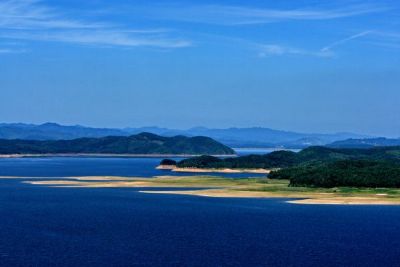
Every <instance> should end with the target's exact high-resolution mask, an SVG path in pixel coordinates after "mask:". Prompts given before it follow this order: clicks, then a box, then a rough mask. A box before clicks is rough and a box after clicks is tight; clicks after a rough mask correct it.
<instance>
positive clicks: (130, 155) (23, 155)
mask: <svg viewBox="0 0 400 267" xmlns="http://www.w3.org/2000/svg"><path fill="white" fill-rule="evenodd" d="M197 156H201V155H199V154H103V153H60V154H58V153H56V154H0V158H55V157H65V158H68V157H71V158H73V157H82V158H89V157H93V158H189V157H197ZM211 156H214V157H220V158H229V157H237V155H236V154H229V155H211Z"/></svg>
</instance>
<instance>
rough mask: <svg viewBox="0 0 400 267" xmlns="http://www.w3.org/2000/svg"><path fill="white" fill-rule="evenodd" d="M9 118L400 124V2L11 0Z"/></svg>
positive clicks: (3, 13) (5, 42) (6, 62)
mask: <svg viewBox="0 0 400 267" xmlns="http://www.w3.org/2000/svg"><path fill="white" fill-rule="evenodd" d="M0 92H1V98H0V120H1V121H2V122H29V123H42V122H46V121H54V122H59V123H63V124H84V125H89V126H105V127H126V126H149V125H158V126H164V127H174V128H189V127H193V126H208V127H220V128H223V127H231V126H238V127H247V126H263V127H271V128H277V129H285V130H296V131H302V132H339V131H352V132H358V133H367V134H375V135H386V136H400V116H399V114H400V105H399V103H400V3H399V2H398V1H391V0H383V1H358V0H346V1H344V0H343V1H342V0H332V1H321V0H320V1H316V0H296V1H294V0H292V1H265V0H264V1H244V0H236V1H233V0H230V1H228V0H215V1H208V0H206V1H204V0H203V1H127V0H116V1H106V0H92V1H89V0H88V1H82V0H80V1H76V0H42V1H40V0H0Z"/></svg>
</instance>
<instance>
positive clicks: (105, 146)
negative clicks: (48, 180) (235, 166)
mask: <svg viewBox="0 0 400 267" xmlns="http://www.w3.org/2000/svg"><path fill="white" fill-rule="evenodd" d="M0 154H2V155H10V154H146V155H154V154H157V155H166V154H168V155H171V154H173V155H233V154H235V152H234V151H233V150H232V149H231V148H229V147H227V146H225V145H223V144H221V143H219V142H217V141H215V140H213V139H211V138H209V137H201V136H198V137H185V136H174V137H163V136H158V135H155V134H152V133H141V134H138V135H132V136H108V137H101V138H79V139H73V140H48V141H40V140H19V139H14V140H5V139H2V140H0Z"/></svg>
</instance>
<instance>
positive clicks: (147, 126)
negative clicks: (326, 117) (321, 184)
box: [0, 121, 400, 138]
mask: <svg viewBox="0 0 400 267" xmlns="http://www.w3.org/2000/svg"><path fill="white" fill-rule="evenodd" d="M1 124H26V125H35V126H40V125H45V124H57V125H60V126H67V127H86V128H99V129H100V128H103V129H117V130H127V129H141V128H159V129H167V130H179V131H186V130H192V129H196V128H206V129H218V130H225V129H253V128H262V129H271V130H275V131H282V132H293V133H300V134H346V133H348V134H358V135H366V136H369V137H371V138H374V137H386V138H400V137H399V136H387V135H369V134H365V133H362V132H354V131H353V132H343V131H336V132H304V131H296V130H287V129H277V128H271V127H267V126H243V127H238V126H228V127H207V126H202V125H195V126H192V127H187V128H185V127H181V128H178V127H168V126H160V125H138V126H121V127H118V126H117V127H109V126H93V125H84V124H76V123H75V124H62V123H58V122H53V121H45V122H39V123H26V122H0V125H1Z"/></svg>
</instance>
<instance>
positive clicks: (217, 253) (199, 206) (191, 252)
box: [0, 159, 400, 266]
mask: <svg viewBox="0 0 400 267" xmlns="http://www.w3.org/2000/svg"><path fill="white" fill-rule="evenodd" d="M69 160H71V161H72V163H71V162H68V163H65V161H64V160H61V163H62V164H61V163H60V162H59V161H58V160H55V161H50V162H51V164H50V163H48V162H47V161H46V160H44V162H47V163H45V164H44V165H42V164H43V163H42V162H41V161H39V163H38V162H37V161H33V162H31V163H27V162H26V161H16V162H14V163H11V162H12V161H6V162H7V163H4V161H2V160H1V161H0V171H1V172H2V174H0V175H4V174H5V173H6V175H11V174H12V173H10V172H12V170H13V171H15V172H16V173H13V174H14V175H22V174H24V175H25V174H28V173H29V170H30V171H31V175H30V176H42V177H44V176H49V175H45V174H46V171H48V173H50V174H52V175H60V174H63V175H61V176H65V175H64V174H66V173H68V175H72V174H75V173H79V175H83V173H85V175H87V174H93V173H91V172H92V171H93V169H92V167H90V168H89V167H88V166H87V164H88V163H87V162H86V161H81V160H77V161H78V162H81V165H80V164H79V163H77V162H76V161H75V160H73V159H68V160H67V161H69ZM93 161H94V162H93V163H91V164H93V166H95V165H97V167H98V168H100V169H101V170H102V171H99V170H97V171H94V172H96V173H95V174H94V175H106V174H118V175H123V174H125V173H127V174H129V175H133V176H139V174H134V173H133V172H134V171H133V169H132V168H131V167H127V166H125V167H124V164H122V163H121V161H120V159H118V160H114V159H101V161H100V162H99V161H98V160H93ZM150 161H151V160H150ZM157 162H158V161H157ZM128 163H129V164H130V166H131V165H132V164H131V161H128ZM37 164H38V165H39V167H38V166H36V165H37ZM52 164H53V165H55V166H56V167H50V166H51V165H52ZM146 164H149V166H150V165H151V164H150V163H149V161H148V160H145V161H144V165H143V166H142V168H137V171H139V172H143V173H145V170H143V169H146V166H147V165H146ZM89 165H90V164H89ZM90 166H92V165H90ZM111 166H114V167H111ZM151 166H152V165H151ZM74 168H76V169H74ZM113 168H116V169H113ZM56 169H57V171H56ZM152 171H153V170H147V172H148V173H150V172H152ZM86 172H87V173H86ZM32 173H34V175H33V174H32ZM38 174H42V175H38ZM28 176H29V175H28ZM149 176H150V175H149ZM139 190H140V189H127V188H124V189H117V188H99V189H96V188H51V187H44V186H33V185H28V184H22V183H20V181H19V180H15V179H12V180H4V179H0V266H400V207H390V206H324V205H294V204H288V203H285V201H284V200H283V199H273V200H268V199H229V198H203V197H193V196H176V195H157V194H142V193H139V192H138V191H139Z"/></svg>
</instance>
